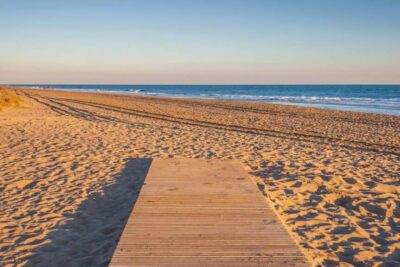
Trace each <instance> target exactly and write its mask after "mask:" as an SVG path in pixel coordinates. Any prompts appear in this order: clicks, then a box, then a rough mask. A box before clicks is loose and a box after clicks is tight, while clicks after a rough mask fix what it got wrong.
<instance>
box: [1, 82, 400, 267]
mask: <svg viewBox="0 0 400 267" xmlns="http://www.w3.org/2000/svg"><path fill="white" fill-rule="evenodd" d="M17 94H18V95H20V96H21V97H22V98H23V100H24V103H23V105H22V106H21V107H18V108H13V109H7V110H5V111H3V112H1V113H0V146H1V147H0V151H1V154H0V179H1V183H0V192H1V194H0V259H1V261H0V265H6V266H7V265H10V266H14V265H29V266H32V265H38V266H63V264H65V263H68V265H69V266H90V265H93V266H98V265H107V263H108V262H109V260H110V258H111V256H112V253H113V249H114V248H115V246H116V242H117V241H118V237H119V235H120V233H121V231H122V228H123V224H124V222H125V221H126V218H127V216H128V215H129V212H130V209H131V207H132V205H133V203H134V201H135V198H136V194H137V192H138V190H139V188H140V182H139V180H140V178H142V175H143V173H142V170H141V166H139V165H137V164H136V163H135V158H146V157H150V158H158V157H161V158H168V157H187V158H207V159H214V158H218V159H220V158H225V159H230V158H234V159H238V160H240V161H241V162H242V163H243V164H244V165H245V166H246V168H247V171H248V172H249V174H251V175H253V176H254V178H255V179H256V181H257V182H258V185H259V188H260V190H262V191H263V192H264V194H265V196H266V197H267V198H268V199H269V201H270V202H271V203H272V205H273V206H274V208H275V210H276V212H277V214H278V215H279V217H280V219H281V220H282V222H283V223H284V224H285V226H286V227H287V229H288V230H289V232H290V234H291V235H292V236H293V238H294V239H295V241H296V242H297V243H298V244H299V246H300V247H301V249H302V251H303V252H304V254H305V255H306V256H307V258H308V259H309V260H310V262H312V264H313V265H315V266H317V265H319V264H320V265H325V266H336V265H339V264H340V265H341V266H352V265H358V266H379V265H380V264H382V263H384V262H385V263H386V264H388V266H390V264H393V266H395V264H400V196H399V195H400V181H399V180H400V160H399V159H400V117H396V116H386V115H373V114H363V113H352V112H343V111H327V110H319V109H313V108H304V107H295V106H281V105H272V104H261V103H238V102H223V101H206V100H183V99H180V100H179V99H166V98H151V97H141V96H126V95H111V94H90V93H72V92H60V91H45V90H28V89H24V90H22V89H18V90H17Z"/></svg>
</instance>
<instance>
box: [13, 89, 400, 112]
mask: <svg viewBox="0 0 400 267" xmlns="http://www.w3.org/2000/svg"><path fill="white" fill-rule="evenodd" d="M84 86H85V85H84ZM106 86H107V85H106ZM110 86H115V85H110ZM132 86H135V85H132ZM138 86H140V85H138ZM181 86H182V85H181ZM291 86H296V85H291ZM314 86H318V85H314ZM326 86H332V85H326ZM353 86H357V85H356V84H354V85H353ZM385 86H397V85H396V84H393V85H392V84H390V85H389V84H388V85H385ZM10 87H14V88H23V89H33V90H56V91H64V92H83V93H106V94H122V95H138V96H149V97H161V98H173V99H192V100H195V99H199V100H216V101H228V102H248V103H265V104H276V105H286V106H298V107H309V108H317V109H323V110H333V111H345V112H357V113H367V114H381V115H389V116H400V111H399V110H395V109H391V108H384V107H379V106H377V105H372V104H370V105H361V104H357V105H356V104H349V103H347V104H346V103H335V102H290V101H288V102H284V101H281V100H269V101H267V100H255V99H248V100H243V99H229V98H224V97H211V96H201V95H198V96H194V95H190V94H189V95H187V96H181V97H179V96H177V95H173V94H167V93H161V92H159V93H156V92H148V93H145V92H142V93H141V92H140V91H143V90H145V89H140V88H138V89H130V90H133V91H124V90H120V91H118V90H100V89H73V88H70V89H63V88H56V87H53V88H52V87H48V88H46V87H35V86H32V87H18V86H13V85H11V86H10ZM136 91H137V92H136ZM255 96H256V95H254V97H255ZM237 97H239V95H238V96H237ZM258 97H274V96H267V95H265V96H262V95H260V96H258ZM280 97H282V98H296V97H297V98H302V97H304V96H301V97H300V96H290V95H288V96H284V95H282V96H280ZM309 97H310V96H309ZM310 98H312V97H310ZM328 98H335V99H336V98H341V97H328Z"/></svg>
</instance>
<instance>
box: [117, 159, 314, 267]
mask: <svg viewBox="0 0 400 267" xmlns="http://www.w3.org/2000/svg"><path fill="white" fill-rule="evenodd" d="M110 266H308V263H307V262H306V260H305V258H304V256H303V255H302V253H301V252H300V250H299V249H298V247H297V246H296V245H295V243H294V241H293V240H292V239H291V237H290V236H289V234H288V233H287V231H286V230H285V228H284V227H283V225H282V224H281V223H280V221H279V219H278V218H277V216H276V215H275V213H274V211H273V210H272V208H271V207H270V206H269V204H268V203H267V202H266V200H265V198H264V196H263V195H262V194H261V193H260V191H259V190H258V189H257V186H256V185H255V183H254V182H253V181H252V180H251V178H250V177H249V176H248V175H247V173H246V172H245V170H244V169H243V168H242V166H241V164H240V163H239V162H237V161H234V160H196V159H154V160H153V162H152V164H151V167H150V171H149V173H148V175H147V178H146V180H145V182H144V185H143V187H142V189H141V192H140V194H139V198H138V199H137V202H136V204H135V207H134V209H133V211H132V213H131V215H130V217H129V219H128V222H127V224H126V226H125V229H124V231H123V233H122V236H121V238H120V240H119V243H118V246H117V248H116V250H115V252H114V255H113V257H112V260H111V264H110Z"/></svg>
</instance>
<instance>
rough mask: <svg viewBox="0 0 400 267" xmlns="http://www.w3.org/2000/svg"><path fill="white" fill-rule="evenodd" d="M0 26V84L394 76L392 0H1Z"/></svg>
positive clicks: (393, 79)
mask: <svg viewBox="0 0 400 267" xmlns="http://www.w3.org/2000/svg"><path fill="white" fill-rule="evenodd" d="M0 33H1V35H0V36H1V40H0V83H120V84H123V83H150V84H151V83H153V84H164V83H173V84H174V83H206V84H221V83H228V84H234V83H250V84H259V83H264V84H271V83H273V84H275V83H400V1H399V0H374V1H372V0H261V1H256V0H247V1H245V0H243V1H233V0H230V1H223V0H213V1H204V0H196V1H195V0H193V1H189V0H186V1H184V0H182V1H173V0H164V1H151V0H146V1H134V0H118V1H111V0H107V1H106V0H104V1H103V0H80V1H75V0H69V1H61V0H60V1H58V0H47V1H44V0H24V1H22V0H9V1H6V0H4V1H0Z"/></svg>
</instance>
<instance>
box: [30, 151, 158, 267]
mask: <svg viewBox="0 0 400 267" xmlns="http://www.w3.org/2000/svg"><path fill="white" fill-rule="evenodd" d="M151 161H152V160H151V159H150V158H142V159H141V158H133V159H129V160H128V161H127V162H126V163H125V168H124V170H123V171H122V172H121V173H120V174H119V175H118V177H117V179H116V183H115V184H113V185H110V186H108V187H106V188H105V190H104V193H103V194H94V195H92V196H91V197H90V198H89V199H87V200H85V201H84V202H83V203H82V204H81V205H80V206H79V208H78V210H77V211H76V212H75V213H74V214H71V217H70V218H69V220H68V221H67V223H65V224H63V225H60V226H59V228H58V229H57V230H56V231H54V232H52V233H51V234H49V236H48V238H49V240H50V242H49V243H48V244H46V245H43V246H41V247H39V248H37V249H35V250H34V251H33V255H32V257H31V258H30V259H29V261H28V264H27V266H107V265H108V264H109V262H110V260H111V257H112V255H113V252H114V249H115V248H116V246H117V243H118V240H119V238H120V236H121V234H122V231H123V229H124V227H125V224H126V222H127V219H128V217H129V214H130V212H131V210H132V209H133V206H134V204H135V201H136V199H137V196H138V194H139V192H140V189H141V187H142V185H143V182H144V179H145V177H146V175H147V172H148V170H149V167H150V164H151Z"/></svg>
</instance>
